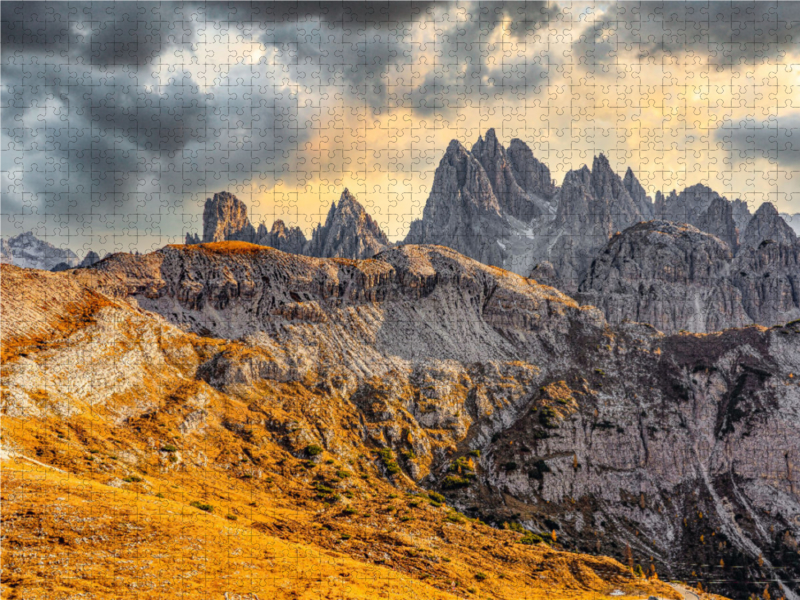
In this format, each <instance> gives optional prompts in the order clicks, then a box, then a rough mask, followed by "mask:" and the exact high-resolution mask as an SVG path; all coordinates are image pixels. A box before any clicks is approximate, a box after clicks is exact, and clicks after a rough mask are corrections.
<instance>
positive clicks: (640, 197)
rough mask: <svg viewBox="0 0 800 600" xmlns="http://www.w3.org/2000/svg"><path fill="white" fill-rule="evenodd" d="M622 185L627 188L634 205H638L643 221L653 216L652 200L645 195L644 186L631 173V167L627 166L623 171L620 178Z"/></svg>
mask: <svg viewBox="0 0 800 600" xmlns="http://www.w3.org/2000/svg"><path fill="white" fill-rule="evenodd" d="M622 185H623V186H625V189H626V190H628V194H630V196H631V198H633V200H634V202H636V205H637V206H638V207H639V211H640V212H641V213H642V217H643V218H644V220H645V221H649V220H650V219H652V218H653V201H652V199H651V198H650V196H648V195H647V192H646V191H645V189H644V187H643V186H642V184H641V183H639V180H638V179H637V178H636V175H635V174H634V173H633V169H631V168H630V167H628V169H627V170H626V171H625V177H624V178H623V179H622Z"/></svg>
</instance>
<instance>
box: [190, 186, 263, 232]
mask: <svg viewBox="0 0 800 600" xmlns="http://www.w3.org/2000/svg"><path fill="white" fill-rule="evenodd" d="M255 233H256V232H255V229H254V228H253V226H252V225H251V224H250V219H249V218H248V216H247V206H246V205H245V203H244V202H242V201H241V200H239V199H238V198H237V197H236V196H234V195H233V194H231V193H230V192H219V193H218V194H214V197H213V198H209V199H208V200H206V205H205V208H204V210H203V243H204V244H207V243H209V242H225V241H240V242H252V241H253V240H254V238H255Z"/></svg>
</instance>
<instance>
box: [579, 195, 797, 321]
mask: <svg viewBox="0 0 800 600" xmlns="http://www.w3.org/2000/svg"><path fill="white" fill-rule="evenodd" d="M717 201H718V200H715V201H714V202H717ZM799 283H800V267H798V245H797V244H777V243H764V244H762V246H761V247H760V248H759V249H753V248H743V249H742V251H740V253H739V254H738V255H737V256H736V257H735V258H734V257H733V256H732V253H731V251H730V248H729V246H728V245H727V244H725V243H723V242H722V241H721V240H720V239H718V238H716V237H714V236H712V235H710V234H707V233H705V232H701V231H700V230H698V229H696V228H694V227H692V226H691V225H680V224H675V223H668V222H664V221H651V222H648V223H639V224H637V225H634V226H633V227H631V228H629V229H627V230H625V231H624V232H623V233H622V234H621V235H617V236H614V238H612V239H611V240H610V241H609V243H608V244H607V246H606V247H605V249H604V250H603V251H602V252H601V253H599V255H598V256H597V259H596V260H595V261H594V262H593V263H592V267H591V269H590V271H589V274H588V276H587V277H586V279H585V280H584V281H583V283H582V284H581V286H580V293H579V299H580V300H581V301H582V302H584V303H588V304H592V305H595V306H598V307H599V308H601V309H602V310H603V312H604V313H605V315H606V318H607V319H608V320H609V321H610V322H612V323H622V322H623V321H626V320H628V321H639V322H644V323H649V324H651V325H653V326H654V327H656V328H658V329H659V330H661V331H664V332H667V333H674V332H677V331H680V330H686V331H691V332H695V333H708V332H712V331H719V330H722V329H727V328H731V327H742V326H744V325H748V324H751V323H757V324H760V325H765V326H772V325H777V324H781V323H785V322H788V321H791V320H793V319H796V318H798V317H800V302H798V297H797V294H796V293H795V292H794V290H797V289H800V288H798V287H797V286H798V284H799Z"/></svg>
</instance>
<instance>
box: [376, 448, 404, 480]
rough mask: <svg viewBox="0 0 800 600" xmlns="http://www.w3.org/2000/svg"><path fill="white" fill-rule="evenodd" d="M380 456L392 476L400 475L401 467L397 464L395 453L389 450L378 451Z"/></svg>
mask: <svg viewBox="0 0 800 600" xmlns="http://www.w3.org/2000/svg"><path fill="white" fill-rule="evenodd" d="M378 456H379V457H380V459H381V462H382V463H383V466H384V467H385V468H386V470H387V471H388V472H389V474H390V475H397V474H398V473H400V465H398V464H397V461H396V460H395V459H394V453H393V452H392V451H391V450H390V449H389V448H382V449H381V450H378Z"/></svg>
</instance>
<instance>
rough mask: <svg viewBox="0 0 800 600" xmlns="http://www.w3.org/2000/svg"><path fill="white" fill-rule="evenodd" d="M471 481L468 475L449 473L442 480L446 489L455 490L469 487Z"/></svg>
mask: <svg viewBox="0 0 800 600" xmlns="http://www.w3.org/2000/svg"><path fill="white" fill-rule="evenodd" d="M470 483H471V481H470V480H469V479H468V478H467V477H459V476H458V475H448V476H447V477H445V478H444V480H443V481H442V487H443V488H444V489H446V490H455V489H458V488H463V487H467V486H468V485H469V484H470Z"/></svg>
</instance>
